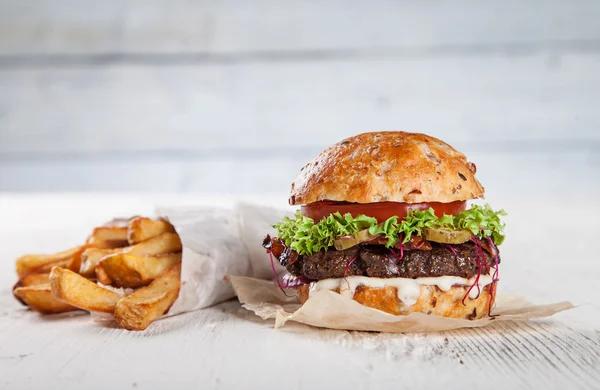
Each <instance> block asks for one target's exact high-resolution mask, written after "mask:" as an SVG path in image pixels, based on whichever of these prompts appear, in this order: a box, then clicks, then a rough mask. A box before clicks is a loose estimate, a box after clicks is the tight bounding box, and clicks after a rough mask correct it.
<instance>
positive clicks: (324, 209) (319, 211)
mask: <svg viewBox="0 0 600 390" xmlns="http://www.w3.org/2000/svg"><path fill="white" fill-rule="evenodd" d="M430 207H432V208H433V210H434V212H435V215H436V216H438V217H441V216H442V215H444V214H450V215H456V214H458V213H459V212H461V211H463V210H465V209H466V207H467V202H466V201H456V202H450V203H440V202H428V203H401V202H379V203H349V202H331V201H321V202H315V203H310V204H306V205H303V206H302V208H301V210H302V214H303V215H304V216H306V217H309V218H312V219H313V220H314V221H315V222H318V221H320V220H322V219H323V218H327V217H328V216H329V215H330V214H333V213H335V212H336V211H339V212H340V213H341V214H342V215H343V214H346V213H350V214H351V215H352V216H353V217H356V216H358V215H360V214H364V215H366V216H369V217H373V218H376V219H377V221H378V222H384V221H385V220H386V219H388V218H389V217H392V216H397V217H398V220H403V219H404V218H406V215H407V214H408V212H409V211H410V210H427V209H428V208H430Z"/></svg>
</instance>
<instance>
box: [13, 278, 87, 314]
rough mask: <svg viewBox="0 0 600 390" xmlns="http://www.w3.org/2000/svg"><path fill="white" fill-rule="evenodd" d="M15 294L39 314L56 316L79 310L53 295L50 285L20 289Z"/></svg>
mask: <svg viewBox="0 0 600 390" xmlns="http://www.w3.org/2000/svg"><path fill="white" fill-rule="evenodd" d="M13 293H14V294H15V296H16V297H17V298H18V299H19V300H20V301H21V302H24V303H25V304H26V305H27V306H28V307H29V308H30V309H32V310H35V311H37V312H38V313H42V314H56V313H65V312H68V311H73V310H77V308H76V307H73V306H71V305H69V304H68V303H66V302H63V301H61V300H60V299H58V298H56V297H55V296H54V295H52V289H51V288H50V285H49V284H38V285H32V286H27V287H18V288H16V289H15V290H14V291H13Z"/></svg>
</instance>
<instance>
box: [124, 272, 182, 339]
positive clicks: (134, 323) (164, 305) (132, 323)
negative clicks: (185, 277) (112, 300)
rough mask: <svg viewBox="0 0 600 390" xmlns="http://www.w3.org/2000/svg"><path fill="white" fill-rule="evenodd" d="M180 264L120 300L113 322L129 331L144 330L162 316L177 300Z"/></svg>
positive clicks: (179, 283) (179, 284)
mask: <svg viewBox="0 0 600 390" xmlns="http://www.w3.org/2000/svg"><path fill="white" fill-rule="evenodd" d="M180 277H181V264H176V265H174V266H173V267H171V268H169V269H168V270H167V271H166V272H165V273H163V274H162V275H161V276H159V277H158V278H156V279H154V281H153V282H152V283H150V284H149V285H148V286H146V287H143V288H141V289H139V290H137V291H136V292H134V293H133V294H131V295H129V296H127V297H125V298H122V299H121V300H120V301H119V302H118V303H117V306H116V308H115V321H116V322H117V324H118V325H119V326H121V327H122V328H125V329H129V330H144V329H146V328H147V327H148V325H150V324H151V323H152V321H154V320H155V319H157V318H158V317H160V316H162V315H163V314H164V313H165V312H166V311H167V310H169V308H170V307H171V305H173V303H174V302H175V300H176V299H177V296H178V295H179V288H180V286H181V282H180V280H179V279H180Z"/></svg>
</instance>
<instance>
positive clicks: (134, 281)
mask: <svg viewBox="0 0 600 390" xmlns="http://www.w3.org/2000/svg"><path fill="white" fill-rule="evenodd" d="M178 263H181V253H171V254H166V255H159V256H150V257H140V256H134V255H131V254H129V253H117V254H114V255H110V256H107V257H105V258H103V259H102V261H101V262H100V264H99V265H98V267H97V268H96V275H98V270H100V269H101V270H102V271H103V272H105V273H106V274H107V276H108V278H110V280H111V281H112V285H113V286H115V287H141V286H145V285H147V284H148V283H150V282H152V281H153V280H154V279H156V278H157V277H159V276H160V275H162V274H163V273H164V272H165V271H166V270H167V269H169V268H171V267H172V266H173V265H175V264H178ZM98 280H100V277H98ZM100 282H101V283H104V282H102V281H101V280H100Z"/></svg>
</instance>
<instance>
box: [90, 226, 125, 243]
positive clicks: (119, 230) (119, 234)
mask: <svg viewBox="0 0 600 390" xmlns="http://www.w3.org/2000/svg"><path fill="white" fill-rule="evenodd" d="M95 241H127V227H117V226H101V227H97V228H95V229H94V230H93V231H92V235H91V236H90V237H89V238H88V242H89V243H94V242H95Z"/></svg>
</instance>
